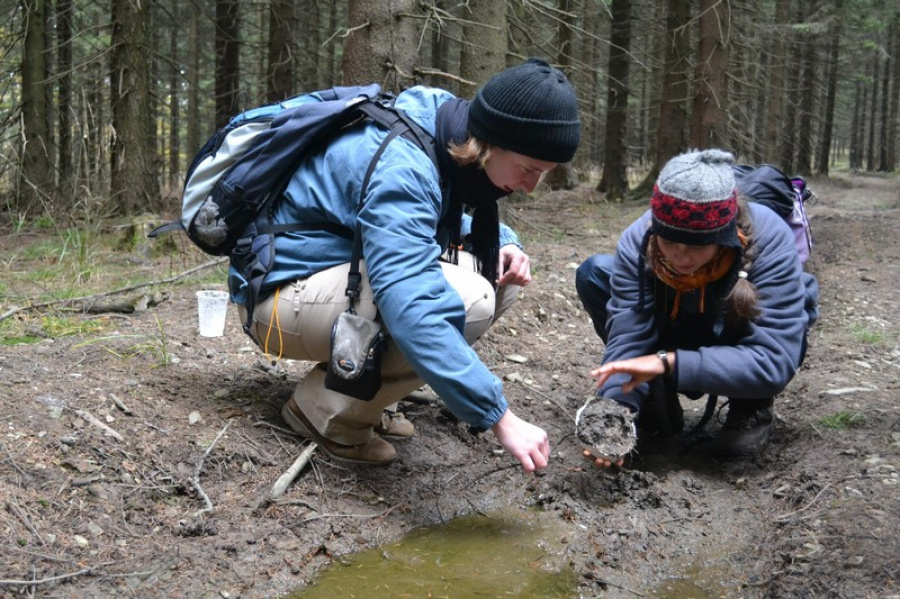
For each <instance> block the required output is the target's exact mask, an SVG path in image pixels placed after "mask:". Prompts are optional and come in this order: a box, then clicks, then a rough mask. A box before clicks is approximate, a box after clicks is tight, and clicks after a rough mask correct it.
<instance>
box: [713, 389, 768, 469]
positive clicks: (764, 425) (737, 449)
mask: <svg viewBox="0 0 900 599" xmlns="http://www.w3.org/2000/svg"><path fill="white" fill-rule="evenodd" d="M772 399H773V398H771V397H769V398H767V399H731V398H729V400H728V414H727V415H726V417H725V423H724V424H723V425H722V429H721V430H720V431H719V434H718V435H717V436H716V438H715V439H713V440H712V441H711V442H710V443H709V445H707V447H708V449H709V450H710V451H712V452H713V453H715V454H717V455H720V456H739V455H748V454H754V453H758V452H759V451H761V450H762V449H763V448H764V447H765V446H766V445H767V444H768V442H769V439H770V438H771V437H772V433H774V432H775V409H774V408H773V407H772Z"/></svg>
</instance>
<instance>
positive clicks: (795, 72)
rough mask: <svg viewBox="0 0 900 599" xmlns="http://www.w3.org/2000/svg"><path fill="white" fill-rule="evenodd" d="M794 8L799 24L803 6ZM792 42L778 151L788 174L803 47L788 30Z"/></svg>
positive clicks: (793, 149)
mask: <svg viewBox="0 0 900 599" xmlns="http://www.w3.org/2000/svg"><path fill="white" fill-rule="evenodd" d="M802 4H803V3H802V2H800V5H798V6H796V7H795V10H794V15H793V17H792V18H793V19H794V21H793V22H797V23H799V22H800V21H801V20H802V19H803V6H802ZM789 32H790V36H791V38H790V39H792V42H791V43H790V44H789V45H788V50H787V56H788V63H787V67H786V71H785V72H786V73H787V79H786V81H787V85H786V86H785V87H786V89H785V93H784V109H783V111H784V116H783V121H782V123H783V127H782V135H781V136H780V139H781V146H780V147H779V150H778V155H779V160H778V162H779V163H780V166H781V168H782V170H784V171H786V172H790V171H792V170H794V158H795V155H796V153H797V110H798V103H797V97H796V96H797V89H798V87H797V84H796V82H797V81H799V80H800V74H801V68H802V60H801V58H802V56H803V45H802V42H801V40H800V38H799V36H797V35H795V34H794V33H793V28H791V29H790V30H789Z"/></svg>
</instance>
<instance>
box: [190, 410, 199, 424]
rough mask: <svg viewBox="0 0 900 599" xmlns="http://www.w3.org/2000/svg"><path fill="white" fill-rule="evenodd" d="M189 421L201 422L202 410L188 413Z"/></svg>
mask: <svg viewBox="0 0 900 599" xmlns="http://www.w3.org/2000/svg"><path fill="white" fill-rule="evenodd" d="M188 422H189V423H190V424H197V423H198V422H200V412H198V411H196V410H194V411H193V412H191V413H190V414H189V415H188Z"/></svg>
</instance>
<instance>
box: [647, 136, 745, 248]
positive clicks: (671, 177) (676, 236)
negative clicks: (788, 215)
mask: <svg viewBox="0 0 900 599" xmlns="http://www.w3.org/2000/svg"><path fill="white" fill-rule="evenodd" d="M732 164H734V156H733V155H732V154H730V153H729V152H726V151H724V150H717V149H711V150H695V151H691V152H687V153H684V154H679V155H678V156H676V157H674V158H672V159H671V160H669V162H667V163H666V165H665V166H664V167H663V169H662V171H661V172H660V173H659V178H658V179H657V180H656V186H655V187H654V189H653V198H652V199H651V201H650V209H651V212H652V214H653V219H652V225H651V230H652V231H653V232H654V233H656V234H657V235H659V236H660V237H662V238H664V239H667V240H669V241H673V242H675V243H685V244H688V245H712V244H719V245H725V246H729V247H740V241H739V240H738V235H737V220H736V217H737V211H738V210H737V197H738V192H737V187H736V186H735V182H734V171H733V170H732V168H731V167H732Z"/></svg>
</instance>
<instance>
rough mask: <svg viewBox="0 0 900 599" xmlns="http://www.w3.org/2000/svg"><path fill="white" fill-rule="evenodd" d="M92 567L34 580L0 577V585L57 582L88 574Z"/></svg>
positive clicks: (19, 585)
mask: <svg viewBox="0 0 900 599" xmlns="http://www.w3.org/2000/svg"><path fill="white" fill-rule="evenodd" d="M92 570H93V568H83V569H81V570H79V571H78V572H72V573H70V574H60V575H59V576H51V577H50V578H38V579H36V580H3V579H0V587H31V586H36V585H39V584H49V583H51V582H58V581H60V580H66V579H69V578H75V577H76V576H82V575H84V574H89V573H90V572H91V571H92Z"/></svg>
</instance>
